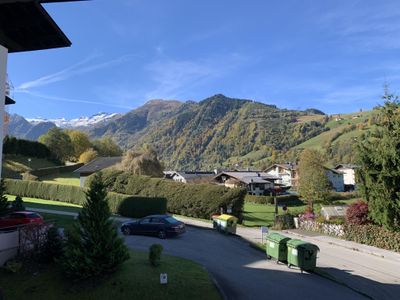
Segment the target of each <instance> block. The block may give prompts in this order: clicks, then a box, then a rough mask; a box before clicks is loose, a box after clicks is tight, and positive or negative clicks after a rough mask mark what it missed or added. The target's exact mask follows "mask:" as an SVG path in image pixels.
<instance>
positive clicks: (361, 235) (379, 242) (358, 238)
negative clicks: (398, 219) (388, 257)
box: [344, 224, 400, 252]
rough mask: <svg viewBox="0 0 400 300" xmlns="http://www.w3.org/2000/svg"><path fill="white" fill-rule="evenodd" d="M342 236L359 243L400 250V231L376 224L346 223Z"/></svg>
mask: <svg viewBox="0 0 400 300" xmlns="http://www.w3.org/2000/svg"><path fill="white" fill-rule="evenodd" d="M344 232H345V235H344V238H345V239H346V240H349V241H353V242H356V243H360V244H365V245H370V246H375V247H378V248H382V249H387V250H390V251H396V252H400V232H396V231H389V230H387V229H385V228H383V227H380V226H377V225H372V224H369V225H346V226H345V229H344Z"/></svg>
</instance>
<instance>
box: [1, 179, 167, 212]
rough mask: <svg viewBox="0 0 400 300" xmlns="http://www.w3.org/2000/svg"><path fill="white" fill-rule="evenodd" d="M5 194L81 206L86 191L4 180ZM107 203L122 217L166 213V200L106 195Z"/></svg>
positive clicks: (75, 187) (57, 185) (84, 199)
mask: <svg viewBox="0 0 400 300" xmlns="http://www.w3.org/2000/svg"><path fill="white" fill-rule="evenodd" d="M5 185H6V192H7V193H8V194H11V195H20V196H23V197H32V198H40V199H46V200H53V201H60V202H67V203H73V204H78V205H83V204H84V203H85V202H86V195H85V193H86V189H85V188H81V187H79V186H73V185H61V184H52V183H44V182H38V181H23V180H16V179H6V180H5ZM107 198H108V203H109V206H110V210H111V212H112V213H118V214H121V215H122V216H124V217H131V218H140V217H144V216H146V215H150V214H162V213H165V212H166V206H167V204H166V202H167V201H166V199H165V198H161V197H145V196H130V195H123V194H118V193H112V192H110V193H108V195H107Z"/></svg>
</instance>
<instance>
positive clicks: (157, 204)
mask: <svg viewBox="0 0 400 300" xmlns="http://www.w3.org/2000/svg"><path fill="white" fill-rule="evenodd" d="M107 198H108V203H109V206H110V209H111V211H112V212H116V213H118V214H120V215H121V216H124V217H130V218H142V217H145V216H148V215H151V214H165V213H166V212H167V199H165V198H160V197H158V198H157V197H142V196H127V195H122V194H117V193H113V192H109V193H108V196H107Z"/></svg>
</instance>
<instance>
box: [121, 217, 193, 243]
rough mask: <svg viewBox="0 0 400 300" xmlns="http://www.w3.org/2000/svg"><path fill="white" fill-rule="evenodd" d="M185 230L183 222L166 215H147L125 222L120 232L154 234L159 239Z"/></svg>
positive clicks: (126, 233)
mask: <svg viewBox="0 0 400 300" xmlns="http://www.w3.org/2000/svg"><path fill="white" fill-rule="evenodd" d="M185 231H186V228H185V224H184V223H183V222H181V221H178V220H177V219H175V218H173V217H171V216H168V215H154V216H147V217H144V218H142V219H139V220H137V221H132V222H125V223H123V224H122V226H121V232H122V233H123V234H125V235H130V234H143V235H155V236H158V237H159V238H160V239H165V238H166V237H168V236H175V235H178V234H182V233H184V232H185Z"/></svg>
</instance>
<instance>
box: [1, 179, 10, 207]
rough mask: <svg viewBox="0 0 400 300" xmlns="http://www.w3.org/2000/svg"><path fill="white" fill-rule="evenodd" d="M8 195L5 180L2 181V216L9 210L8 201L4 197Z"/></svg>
mask: <svg viewBox="0 0 400 300" xmlns="http://www.w3.org/2000/svg"><path fill="white" fill-rule="evenodd" d="M5 193H6V185H5V183H4V179H3V178H2V179H1V180H0V214H2V213H4V212H6V211H7V208H8V199H7V197H6V196H5V195H4V194H5Z"/></svg>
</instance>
